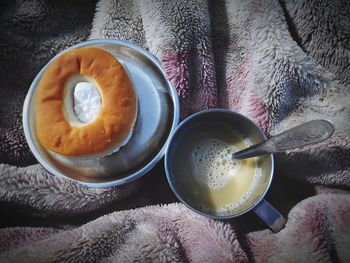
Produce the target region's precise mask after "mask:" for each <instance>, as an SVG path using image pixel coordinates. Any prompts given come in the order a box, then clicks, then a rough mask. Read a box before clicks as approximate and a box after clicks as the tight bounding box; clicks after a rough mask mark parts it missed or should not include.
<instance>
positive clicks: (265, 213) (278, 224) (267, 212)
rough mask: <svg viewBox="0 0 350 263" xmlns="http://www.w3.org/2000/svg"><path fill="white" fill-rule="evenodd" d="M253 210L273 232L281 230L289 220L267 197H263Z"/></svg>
mask: <svg viewBox="0 0 350 263" xmlns="http://www.w3.org/2000/svg"><path fill="white" fill-rule="evenodd" d="M253 211H254V212H255V214H256V215H257V216H258V217H260V219H261V220H262V221H264V223H265V224H266V225H267V226H268V227H269V228H270V229H271V230H272V231H273V232H279V231H281V230H282V229H283V228H284V226H285V225H286V222H287V220H286V219H285V218H284V217H283V216H282V215H281V214H280V213H279V212H278V211H277V210H276V209H275V208H274V207H273V206H272V205H270V203H269V202H267V201H266V200H265V199H262V200H261V201H260V202H259V203H258V204H257V205H256V206H255V207H254V208H253Z"/></svg>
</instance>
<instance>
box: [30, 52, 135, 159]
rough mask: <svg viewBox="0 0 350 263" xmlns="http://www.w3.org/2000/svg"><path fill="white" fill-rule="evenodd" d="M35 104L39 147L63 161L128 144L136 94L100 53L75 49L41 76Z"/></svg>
mask: <svg viewBox="0 0 350 263" xmlns="http://www.w3.org/2000/svg"><path fill="white" fill-rule="evenodd" d="M73 97H74V99H73ZM35 100H36V108H35V121H36V133H37V137H38V139H39V141H40V143H41V144H42V145H43V147H44V148H46V149H47V150H49V151H52V152H54V153H57V154H60V155H65V156H87V155H94V156H95V155H96V156H104V155H108V154H110V153H112V152H114V151H116V150H118V149H119V147H121V146H123V145H125V144H126V143H127V141H128V140H129V139H130V137H131V133H132V129H133V126H134V124H135V121H136V116H137V97H136V92H135V90H134V88H133V85H132V82H131V80H130V78H129V76H128V74H127V72H126V70H125V69H124V67H123V66H122V65H121V63H120V62H119V61H118V60H117V59H116V58H115V57H114V56H113V55H112V54H111V53H109V52H107V51H105V50H103V49H99V48H77V49H73V50H70V51H67V52H65V53H63V54H62V55H60V56H59V57H57V58H56V59H55V60H54V61H53V62H52V63H51V64H50V65H49V66H48V68H47V69H46V70H45V72H44V74H43V75H42V77H41V80H40V83H39V86H38V89H37V91H36V94H35ZM79 100H80V101H79ZM84 103H85V105H84ZM84 110H85V111H84Z"/></svg>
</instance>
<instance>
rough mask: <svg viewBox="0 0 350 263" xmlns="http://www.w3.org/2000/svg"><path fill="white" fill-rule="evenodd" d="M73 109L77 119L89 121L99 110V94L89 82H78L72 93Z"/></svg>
mask: <svg viewBox="0 0 350 263" xmlns="http://www.w3.org/2000/svg"><path fill="white" fill-rule="evenodd" d="M73 94H74V95H73V101H74V111H75V114H76V115H77V117H78V119H79V121H81V122H82V123H86V124H88V123H91V122H93V121H94V120H96V118H97V116H98V114H99V113H100V110H101V96H100V93H99V92H98V90H97V88H96V87H95V86H94V85H93V84H91V83H90V82H78V84H77V85H76V86H75V88H74V93H73Z"/></svg>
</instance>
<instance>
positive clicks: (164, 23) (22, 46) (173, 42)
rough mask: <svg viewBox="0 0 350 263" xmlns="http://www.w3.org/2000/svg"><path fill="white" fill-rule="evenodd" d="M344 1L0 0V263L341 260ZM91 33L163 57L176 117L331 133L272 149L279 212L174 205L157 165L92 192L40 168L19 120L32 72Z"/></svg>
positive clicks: (346, 49) (349, 112)
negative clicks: (311, 125) (271, 219)
mask: <svg viewBox="0 0 350 263" xmlns="http://www.w3.org/2000/svg"><path fill="white" fill-rule="evenodd" d="M349 14H350V2H349V1H347V0H344V1H331V0H326V1H325V0H312V1H307V0H300V1H293V0H280V1H277V0H264V1H259V0H246V1H240V0H227V1H214V0H212V1H205V0H203V1H200V0H197V1H185V0H174V1H161V0H153V1H148V0H145V1H142V0H131V1H127V0H125V1H124V0H99V1H98V2H97V3H96V2H94V1H83V0H77V1H42V0H40V1H39V0H34V1H24V0H22V1H3V2H1V8H0V45H1V49H0V62H1V63H0V69H1V70H0V80H1V82H0V83H1V86H0V101H1V103H0V162H1V164H0V213H1V216H0V223H1V226H2V228H1V229H0V260H1V262H96V261H103V262H115V261H117V262H130V261H141V262H143V261H151V262H164V261H172V262H173V261H174V262H187V261H193V262H249V261H257V262H329V261H334V262H338V261H341V262H350V251H349V247H350V96H349V95H350V89H349V88H350V16H349ZM88 38H92V39H93V38H115V39H122V40H127V41H130V42H132V43H136V44H138V45H140V46H142V47H144V48H146V49H148V50H149V51H150V52H152V53H153V54H154V55H155V56H156V57H157V58H158V59H159V61H160V62H161V64H162V66H163V68H164V70H165V72H166V75H167V77H168V79H169V80H170V81H171V83H172V84H173V85H174V87H175V88H176V89H177V92H178V94H179V98H180V102H181V117H182V118H184V117H186V116H188V115H190V114H192V113H194V112H197V111H199V110H202V109H207V108H215V107H220V108H227V109H230V110H233V111H237V112H240V113H243V114H244V115H246V116H248V117H249V118H250V119H252V120H253V121H254V122H255V123H256V124H257V125H259V126H260V127H261V128H262V129H263V130H264V131H265V132H266V133H267V134H268V135H274V134H276V133H278V132H280V131H282V130H285V129H287V128H289V127H293V126H295V125H297V124H300V123H302V122H305V121H308V120H311V119H316V118H326V119H328V120H330V121H332V122H333V124H334V125H335V128H336V132H335V134H334V135H333V136H332V138H330V139H329V140H327V141H326V142H324V143H322V144H319V145H317V146H310V147H307V148H303V149H297V150H293V151H289V152H287V153H283V154H277V155H276V170H275V175H274V180H273V183H272V186H271V188H270V190H269V193H268V195H267V199H268V200H269V201H270V202H271V203H272V204H273V205H274V206H275V207H276V208H277V209H279V210H280V211H281V212H282V214H283V215H284V216H285V217H287V218H288V222H287V225H286V227H285V228H284V229H283V230H282V231H281V232H279V233H272V232H271V231H270V230H269V229H267V228H266V226H264V225H263V224H262V223H261V222H260V221H259V220H258V219H257V218H256V217H255V216H254V215H253V214H251V213H248V214H246V215H243V216H241V217H240V218H237V219H233V220H229V221H215V220H211V219H208V218H205V217H203V216H200V215H198V214H195V213H193V212H191V211H190V210H189V209H187V208H186V207H185V206H183V205H182V204H179V203H177V201H176V199H175V198H174V196H173V195H172V194H171V191H170V188H169V187H168V185H167V183H166V180H165V175H164V171H163V167H162V164H161V163H160V164H159V165H158V166H157V167H156V168H155V169H153V170H152V171H151V172H150V173H149V174H147V175H145V176H144V178H142V179H141V180H138V181H136V182H133V183H131V184H129V185H126V186H123V187H117V188H110V189H90V188H87V187H85V186H82V185H80V184H77V183H74V182H72V181H69V180H66V179H63V178H58V177H54V176H52V175H50V174H49V173H48V172H46V171H45V170H44V169H43V168H42V167H41V166H40V165H39V164H36V161H35V160H34V158H33V156H32V155H31V153H30V151H29V149H28V146H27V145H26V142H25V139H24V136H23V131H22V128H21V109H22V105H23V100H24V97H25V95H26V92H27V90H28V88H29V86H30V83H31V81H32V80H33V78H34V77H35V74H36V73H37V72H38V71H39V70H40V68H41V67H42V66H43V65H44V64H45V63H46V62H47V61H48V60H49V59H50V58H51V57H52V56H53V55H55V54H56V53H58V52H59V51H61V50H63V49H65V48H66V47H68V46H70V45H72V44H75V43H78V42H81V41H83V40H85V39H88Z"/></svg>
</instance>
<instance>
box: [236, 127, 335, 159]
mask: <svg viewBox="0 0 350 263" xmlns="http://www.w3.org/2000/svg"><path fill="white" fill-rule="evenodd" d="M333 132H334V126H333V124H332V123H330V122H329V121H326V120H313V121H309V122H306V123H303V124H301V125H298V126H296V127H294V128H291V129H289V130H287V131H284V132H282V133H280V134H278V135H276V136H273V137H271V138H269V139H268V140H266V141H264V142H262V143H259V144H256V145H254V146H252V147H249V148H247V149H244V150H242V151H238V152H236V153H234V154H233V155H232V159H245V158H250V157H254V156H258V155H262V154H266V153H275V152H284V151H286V150H289V149H294V148H297V147H303V146H307V145H310V144H316V143H319V142H322V141H324V140H326V139H328V138H329V137H330V136H332V134H333Z"/></svg>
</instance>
